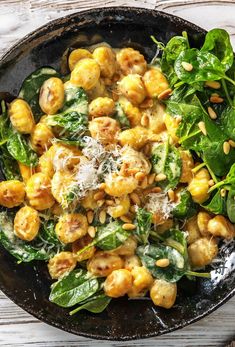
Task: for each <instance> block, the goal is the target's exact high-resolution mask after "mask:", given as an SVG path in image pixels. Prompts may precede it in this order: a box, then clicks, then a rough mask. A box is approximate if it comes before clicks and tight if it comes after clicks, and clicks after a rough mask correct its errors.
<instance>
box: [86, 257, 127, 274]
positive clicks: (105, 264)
mask: <svg viewBox="0 0 235 347" xmlns="http://www.w3.org/2000/svg"><path fill="white" fill-rule="evenodd" d="M123 265H124V262H123V260H122V258H121V257H120V256H119V255H116V254H112V253H108V252H96V253H95V255H94V257H92V258H91V259H90V260H89V261H88V264H87V269H88V271H89V272H91V273H92V274H93V275H95V276H100V277H106V276H108V275H109V274H111V273H112V272H113V271H114V270H118V269H121V268H123Z"/></svg>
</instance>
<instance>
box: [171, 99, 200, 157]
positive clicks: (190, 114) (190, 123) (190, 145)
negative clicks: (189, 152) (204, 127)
mask: <svg viewBox="0 0 235 347" xmlns="http://www.w3.org/2000/svg"><path fill="white" fill-rule="evenodd" d="M167 112H169V113H170V114H171V115H173V116H177V115H178V116H182V120H181V122H180V124H179V127H178V129H177V131H176V135H177V136H178V137H179V143H180V144H181V146H182V147H183V148H185V149H194V150H196V151H197V150H198V149H199V148H200V140H201V134H202V133H201V131H200V129H199V128H198V123H199V122H200V121H201V120H202V119H203V111H202V109H201V107H200V105H199V104H198V103H197V100H196V99H195V98H194V97H193V98H192V99H191V100H190V102H189V101H188V103H184V102H179V101H171V100H169V101H168V102H167Z"/></svg>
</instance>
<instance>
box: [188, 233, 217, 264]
mask: <svg viewBox="0 0 235 347" xmlns="http://www.w3.org/2000/svg"><path fill="white" fill-rule="evenodd" d="M217 254H218V245H217V241H216V240H215V239H214V238H213V237H202V238H199V239H197V240H196V241H195V242H193V243H192V244H191V245H190V246H189V247H188V255H189V259H190V262H191V264H192V266H193V268H195V269H198V268H202V267H204V266H206V265H208V264H210V263H211V262H212V260H213V259H214V258H215V257H216V256H217Z"/></svg>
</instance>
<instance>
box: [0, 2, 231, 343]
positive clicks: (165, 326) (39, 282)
mask: <svg viewBox="0 0 235 347" xmlns="http://www.w3.org/2000/svg"><path fill="white" fill-rule="evenodd" d="M183 30H186V31H187V32H188V34H189V39H190V41H191V42H192V43H193V44H194V45H195V46H199V45H200V43H201V41H202V39H203V37H204V35H205V31H204V30H203V29H200V28H199V27H197V26H195V25H193V24H191V23H189V22H186V21H184V20H182V19H180V18H177V17H174V16H171V15H167V14H164V13H161V12H157V11H153V10H145V9H135V8H107V9H96V10H90V11H85V12H80V13H77V14H73V15H70V16H67V17H64V18H61V19H58V20H56V21H54V22H51V23H49V24H48V25H46V26H44V27H42V28H40V29H38V30H36V31H35V32H34V33H32V34H30V35H28V36H27V37H26V38H24V39H23V40H21V41H20V42H19V43H18V44H17V45H16V46H14V47H13V48H12V49H11V50H10V51H9V52H8V53H6V54H5V56H4V57H3V58H2V61H1V62H0V92H10V94H12V95H17V93H18V90H19V87H20V85H21V83H22V81H23V79H24V78H25V77H26V76H27V75H28V74H29V73H31V72H32V71H33V70H35V69H37V68H39V67H41V66H43V65H50V66H53V67H55V68H57V69H58V68H59V65H60V60H61V56H62V54H63V52H64V51H65V49H66V48H67V47H71V46H73V47H79V46H83V45H90V44H92V43H96V42H101V41H106V42H108V43H109V44H111V46H114V47H123V46H132V47H136V48H138V49H139V50H140V51H141V52H142V53H144V54H145V56H146V57H147V59H148V61H150V60H151V58H152V57H153V56H154V53H155V49H156V46H155V45H154V44H153V42H152V41H151V39H150V35H155V36H156V37H157V38H158V40H159V41H162V42H167V41H168V40H169V39H170V38H171V37H172V36H174V35H177V34H181V32H182V31H183ZM0 95H1V94H0ZM0 263H1V267H0V288H1V290H2V291H3V292H4V293H5V294H6V295H7V296H9V297H10V298H11V299H12V300H13V301H14V302H15V303H16V304H18V305H19V306H21V307H22V308H23V309H25V310H26V311H28V312H29V313H31V314H32V315H34V316H35V317H37V318H39V319H41V320H42V321H44V322H46V323H49V324H51V325H54V326H56V327H58V328H60V329H63V330H66V331H68V332H72V333H74V334H78V335H83V336H88V337H93V338H99V339H110V340H130V339H135V338H143V337H151V336H156V335H160V334H163V333H167V332H170V331H172V330H175V329H177V328H180V327H183V326H185V325H187V324H189V323H191V322H193V321H196V320H198V319H199V318H201V317H202V316H205V315H206V314H208V313H210V312H211V311H213V310H214V309H215V308H217V307H218V306H220V305H221V304H222V303H223V302H224V301H226V300H227V299H228V298H229V297H231V296H232V295H233V293H234V292H235V279H234V272H233V271H232V267H233V266H232V264H230V265H228V268H227V272H226V276H224V279H223V281H222V282H220V283H219V284H215V283H214V282H213V281H212V282H211V281H209V280H200V279H199V280H197V282H196V283H194V282H189V281H187V280H182V281H181V282H180V284H179V293H178V298H177V304H176V305H175V306H174V308H173V309H171V310H169V311H167V310H164V309H161V308H156V307H154V306H153V305H152V302H151V301H150V300H147V299H146V300H135V302H133V300H129V301H128V300H127V299H126V298H123V299H118V300H113V301H112V302H111V304H110V305H109V307H108V308H107V310H105V311H104V312H103V313H102V314H98V315H95V314H91V313H88V312H86V311H82V312H81V313H79V314H78V315H75V316H73V317H69V315H68V310H66V309H62V308H60V307H58V306H56V305H54V304H51V303H50V302H49V301H48V296H49V286H50V284H51V281H50V279H49V277H48V275H47V271H46V266H45V265H44V264H39V263H35V264H33V266H32V264H31V265H27V264H21V265H17V264H16V261H15V260H14V259H13V257H11V256H10V255H9V254H7V253H6V252H5V251H4V250H3V249H2V248H1V249H0Z"/></svg>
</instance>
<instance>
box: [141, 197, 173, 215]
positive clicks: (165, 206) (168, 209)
mask: <svg viewBox="0 0 235 347" xmlns="http://www.w3.org/2000/svg"><path fill="white" fill-rule="evenodd" d="M175 206H176V203H174V202H172V201H170V200H169V197H168V195H167V193H150V194H148V195H147V203H146V205H145V208H146V209H147V210H148V211H149V212H152V213H157V214H160V215H162V216H163V217H164V219H168V218H170V217H171V214H172V211H173V209H174V207H175Z"/></svg>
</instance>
